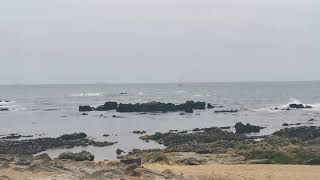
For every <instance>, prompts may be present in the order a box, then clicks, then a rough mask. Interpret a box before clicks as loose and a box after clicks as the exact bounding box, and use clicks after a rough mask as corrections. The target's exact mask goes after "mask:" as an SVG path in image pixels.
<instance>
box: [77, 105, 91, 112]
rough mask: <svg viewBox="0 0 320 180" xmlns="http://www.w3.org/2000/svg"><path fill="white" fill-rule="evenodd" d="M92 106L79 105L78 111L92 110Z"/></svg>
mask: <svg viewBox="0 0 320 180" xmlns="http://www.w3.org/2000/svg"><path fill="white" fill-rule="evenodd" d="M93 110H94V108H93V107H90V106H79V111H80V112H89V111H93Z"/></svg>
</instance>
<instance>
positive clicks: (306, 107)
mask: <svg viewBox="0 0 320 180" xmlns="http://www.w3.org/2000/svg"><path fill="white" fill-rule="evenodd" d="M289 108H290V109H311V108H312V106H308V105H306V106H305V105H303V104H290V105H289Z"/></svg>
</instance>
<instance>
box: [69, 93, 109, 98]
mask: <svg viewBox="0 0 320 180" xmlns="http://www.w3.org/2000/svg"><path fill="white" fill-rule="evenodd" d="M102 95H103V94H102V93H80V94H71V96H72V97H96V96H102Z"/></svg>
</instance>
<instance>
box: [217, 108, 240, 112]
mask: <svg viewBox="0 0 320 180" xmlns="http://www.w3.org/2000/svg"><path fill="white" fill-rule="evenodd" d="M214 112H215V113H237V112H239V110H237V109H232V110H219V111H214Z"/></svg>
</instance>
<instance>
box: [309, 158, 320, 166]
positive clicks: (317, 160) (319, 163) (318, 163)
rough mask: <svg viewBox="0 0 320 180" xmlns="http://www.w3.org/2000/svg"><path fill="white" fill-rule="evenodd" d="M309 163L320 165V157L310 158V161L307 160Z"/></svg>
mask: <svg viewBox="0 0 320 180" xmlns="http://www.w3.org/2000/svg"><path fill="white" fill-rule="evenodd" d="M306 164H307V165H320V159H319V158H315V159H310V160H308V161H306Z"/></svg>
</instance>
